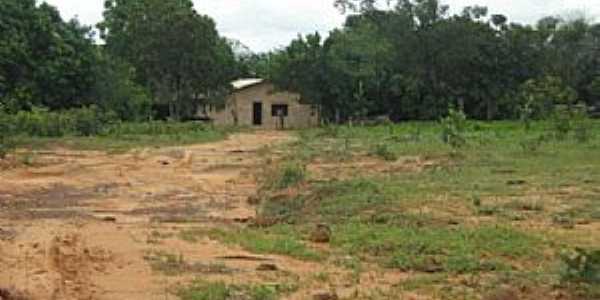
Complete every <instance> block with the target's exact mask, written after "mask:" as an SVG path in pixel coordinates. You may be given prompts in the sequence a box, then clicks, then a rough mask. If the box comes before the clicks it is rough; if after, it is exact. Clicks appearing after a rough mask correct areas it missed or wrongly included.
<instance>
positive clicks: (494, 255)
mask: <svg viewBox="0 0 600 300" xmlns="http://www.w3.org/2000/svg"><path fill="white" fill-rule="evenodd" d="M334 231H335V233H336V234H335V235H334V240H333V242H332V244H333V245H334V246H336V247H339V248H341V249H343V250H344V251H345V252H347V253H349V254H351V255H359V256H362V257H363V259H365V260H371V259H372V260H375V261H377V262H379V263H380V264H382V265H383V266H386V267H391V268H399V269H401V270H403V271H421V272H453V273H465V272H478V271H497V270H501V269H506V268H510V264H511V260H513V259H521V258H527V259H528V260H533V259H535V257H536V256H537V255H538V254H539V250H540V249H541V248H540V246H542V245H543V244H542V242H541V240H540V239H539V238H537V237H535V236H534V235H529V234H526V233H523V232H521V231H518V230H515V229H512V228H509V227H506V228H505V227H493V226H485V227H479V228H468V227H459V228H433V227H420V228H418V227H414V228H411V227H393V226H389V225H373V224H364V223H358V222H352V223H346V224H343V225H341V226H336V227H335V229H334Z"/></svg>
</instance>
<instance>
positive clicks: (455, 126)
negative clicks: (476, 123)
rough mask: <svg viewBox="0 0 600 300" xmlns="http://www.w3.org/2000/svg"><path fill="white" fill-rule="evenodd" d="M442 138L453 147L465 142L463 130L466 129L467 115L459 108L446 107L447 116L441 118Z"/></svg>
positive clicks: (463, 144)
mask: <svg viewBox="0 0 600 300" xmlns="http://www.w3.org/2000/svg"><path fill="white" fill-rule="evenodd" d="M441 124H442V139H443V140H444V142H445V143H447V144H448V145H450V146H452V147H453V148H460V147H463V146H465V145H466V144H467V140H466V137H465V131H466V129H467V116H466V115H465V113H464V112H462V111H461V110H457V109H455V108H453V107H450V108H449V109H448V116H447V117H445V118H443V119H442V121H441Z"/></svg>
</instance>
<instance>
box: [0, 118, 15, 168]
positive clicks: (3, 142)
mask: <svg viewBox="0 0 600 300" xmlns="http://www.w3.org/2000/svg"><path fill="white" fill-rule="evenodd" d="M11 135H12V126H11V123H10V119H9V118H8V115H6V114H4V113H2V112H1V111H0V159H3V158H5V157H6V155H7V154H8V153H9V152H11V151H13V149H14V148H15V144H14V141H13V140H12V137H11Z"/></svg>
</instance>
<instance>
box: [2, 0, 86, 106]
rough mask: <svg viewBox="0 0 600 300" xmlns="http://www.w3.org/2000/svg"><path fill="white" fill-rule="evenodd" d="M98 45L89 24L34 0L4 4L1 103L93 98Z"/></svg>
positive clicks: (59, 102) (70, 101)
mask: <svg viewBox="0 0 600 300" xmlns="http://www.w3.org/2000/svg"><path fill="white" fill-rule="evenodd" d="M97 55H98V50H97V49H96V46H95V45H94V44H93V39H92V33H91V29H90V28H89V27H85V26H82V25H80V24H79V22H77V21H76V20H72V21H69V22H64V21H63V20H62V19H61V17H60V15H59V13H58V11H57V10H56V9H55V8H54V7H52V6H50V5H48V4H45V3H43V4H41V5H39V6H38V5H36V1H35V0H5V1H2V5H0V103H2V105H3V106H4V107H6V108H8V109H9V110H19V109H30V108H31V106H46V107H48V108H51V109H63V108H69V107H75V106H83V105H88V104H91V103H93V101H94V99H93V98H92V97H91V94H90V87H91V86H92V85H93V83H94V82H95V79H96V77H95V73H94V67H95V62H96V59H97Z"/></svg>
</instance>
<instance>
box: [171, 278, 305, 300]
mask: <svg viewBox="0 0 600 300" xmlns="http://www.w3.org/2000/svg"><path fill="white" fill-rule="evenodd" d="M296 289H297V287H295V286H290V285H286V284H273V285H229V284H226V283H224V282H206V281H201V280H197V281H195V282H194V283H192V285H191V286H188V287H186V288H182V289H180V290H179V291H178V292H177V296H179V298H181V299H182V300H230V299H247V300H275V299H279V298H280V295H281V294H285V293H290V292H293V291H295V290H296Z"/></svg>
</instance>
